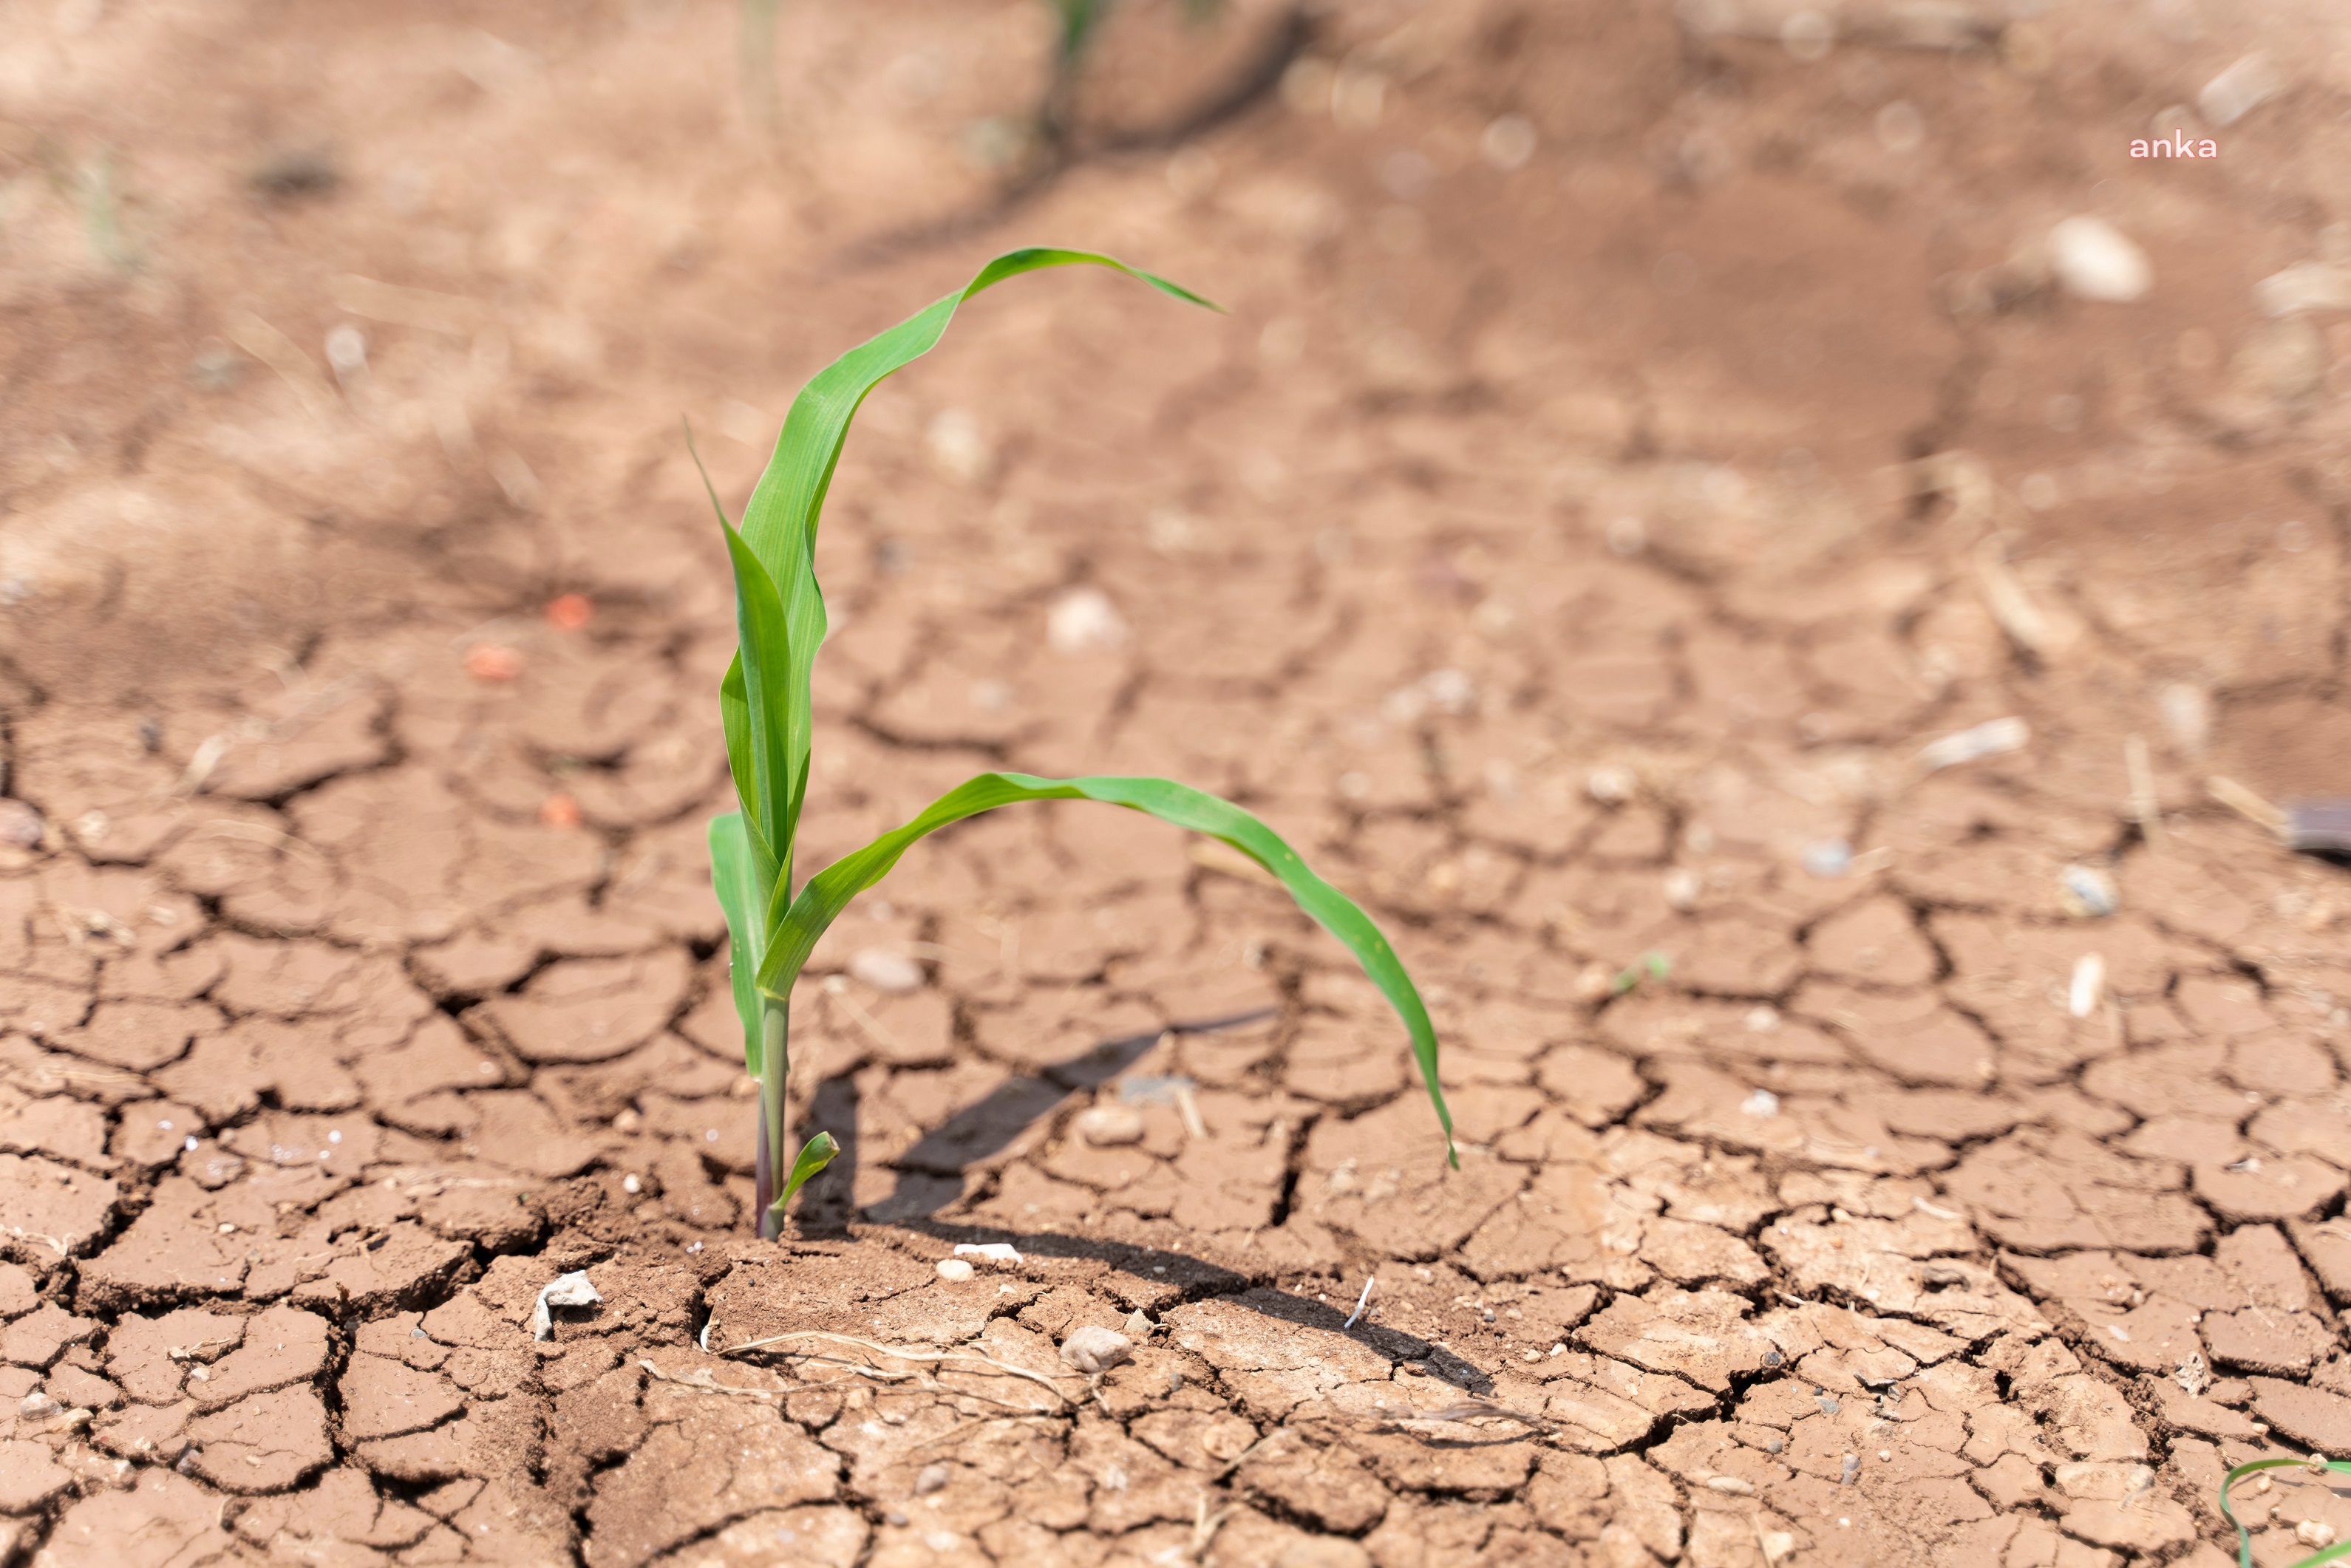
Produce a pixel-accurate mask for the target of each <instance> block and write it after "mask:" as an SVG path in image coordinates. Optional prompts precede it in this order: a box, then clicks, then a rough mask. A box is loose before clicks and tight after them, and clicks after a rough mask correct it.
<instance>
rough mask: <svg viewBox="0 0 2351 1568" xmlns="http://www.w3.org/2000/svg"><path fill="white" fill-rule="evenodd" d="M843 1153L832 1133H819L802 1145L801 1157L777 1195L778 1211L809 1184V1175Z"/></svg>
mask: <svg viewBox="0 0 2351 1568" xmlns="http://www.w3.org/2000/svg"><path fill="white" fill-rule="evenodd" d="M839 1153H841V1145H839V1144H837V1143H835V1142H833V1138H832V1134H831V1133H819V1134H817V1135H816V1136H815V1137H813V1138H810V1140H809V1141H808V1142H807V1143H805V1144H802V1145H800V1153H799V1158H798V1159H796V1160H794V1161H793V1162H792V1174H791V1176H789V1178H787V1179H786V1180H785V1182H784V1190H783V1191H781V1192H779V1193H778V1194H777V1195H776V1201H775V1204H774V1207H775V1209H776V1210H777V1212H778V1213H781V1212H782V1211H783V1207H784V1206H785V1205H786V1204H788V1203H789V1202H791V1200H792V1194H794V1193H796V1192H798V1191H799V1189H800V1188H801V1187H802V1186H806V1185H807V1184H808V1179H809V1177H810V1176H814V1175H816V1173H817V1172H819V1171H820V1170H822V1169H824V1167H825V1166H829V1165H831V1164H832V1156H833V1155H837V1154H839Z"/></svg>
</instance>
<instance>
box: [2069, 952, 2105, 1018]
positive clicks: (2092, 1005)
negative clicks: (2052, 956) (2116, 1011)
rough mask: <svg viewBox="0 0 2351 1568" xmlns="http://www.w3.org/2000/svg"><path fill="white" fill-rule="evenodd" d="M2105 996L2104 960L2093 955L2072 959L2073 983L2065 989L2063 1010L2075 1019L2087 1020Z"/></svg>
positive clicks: (2087, 954) (2088, 954)
mask: <svg viewBox="0 0 2351 1568" xmlns="http://www.w3.org/2000/svg"><path fill="white" fill-rule="evenodd" d="M2105 994H2106V961H2105V958H2103V957H2101V956H2099V955H2097V954H2095V953H2085V954H2083V955H2082V956H2080V957H2079V958H2076V959H2074V978H2073V982H2072V983H2071V984H2070V985H2069V986H2067V987H2066V989H2065V1010H2066V1011H2067V1012H2069V1013H2071V1014H2073V1015H2074V1017H2075V1018H2077V1019H2085V1018H2088V1017H2089V1016H2090V1015H2091V1014H2092V1013H2094V1012H2096V1011H2097V1010H2098V1004H2099V1003H2100V1002H2101V1001H2103V1000H2105Z"/></svg>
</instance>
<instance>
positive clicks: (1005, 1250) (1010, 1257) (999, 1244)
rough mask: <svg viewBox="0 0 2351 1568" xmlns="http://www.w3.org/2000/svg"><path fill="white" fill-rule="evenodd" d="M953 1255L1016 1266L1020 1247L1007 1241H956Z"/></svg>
mask: <svg viewBox="0 0 2351 1568" xmlns="http://www.w3.org/2000/svg"><path fill="white" fill-rule="evenodd" d="M955 1255H956V1257H958V1258H977V1259H978V1260H980V1261H981V1262H983V1263H1002V1264H1005V1265H1007V1266H1008V1267H1018V1266H1019V1263H1020V1261H1021V1259H1020V1249H1019V1248H1018V1247H1015V1246H1013V1245H1012V1243H1011V1242H1009V1241H958V1242H956V1249H955Z"/></svg>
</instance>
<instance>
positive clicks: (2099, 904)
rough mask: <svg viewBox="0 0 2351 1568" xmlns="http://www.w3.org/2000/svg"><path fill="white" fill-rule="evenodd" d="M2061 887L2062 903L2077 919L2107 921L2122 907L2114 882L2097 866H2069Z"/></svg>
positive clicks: (2059, 883) (2059, 880)
mask: <svg viewBox="0 0 2351 1568" xmlns="http://www.w3.org/2000/svg"><path fill="white" fill-rule="evenodd" d="M2058 885H2059V893H2058V899H2059V902H2061V903H2063V904H2064V906H2065V913H2066V914H2068V915H2072V916H2073V917H2074V919H2076V920H2104V919H2105V917H2106V916H2107V915H2112V914H2113V913H2114V912H2115V911H2116V910H2117V909H2120V908H2121V907H2122V900H2121V898H2120V897H2119V896H2118V895H2117V894H2116V892H2115V883H2114V879H2113V878H2112V877H2110V876H2108V875H2107V874H2106V873H2105V872H2102V871H2100V870H2098V869H2097V868H2096V867H2095V866H2086V865H2069V866H2067V867H2066V868H2065V870H2064V874H2063V875H2062V876H2060V877H2059V878H2058Z"/></svg>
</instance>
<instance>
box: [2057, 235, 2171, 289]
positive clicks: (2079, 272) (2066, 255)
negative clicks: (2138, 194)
mask: <svg viewBox="0 0 2351 1568" xmlns="http://www.w3.org/2000/svg"><path fill="white" fill-rule="evenodd" d="M2049 265H2050V267H2052V268H2053V270H2054V271H2055V272H2056V274H2057V281H2058V282H2059V283H2060V284H2062V285H2063V286H2064V289H2065V292H2067V293H2068V294H2071V295H2074V297H2075V298H2082V299H2099V300H2105V301H2107V302H2109V303H2112V304H2118V305H2119V304H2126V303H2128V302H2129V301H2131V300H2133V299H2137V298H2140V297H2141V296H2143V295H2145V294H2146V293H2147V290H2148V289H2149V288H2151V287H2154V286H2155V268H2154V267H2152V266H2150V265H2149V264H2148V262H2147V252H2145V251H2143V250H2141V249H2139V247H2138V246H2137V244H2136V243H2135V242H2133V241H2132V240H2131V238H2130V237H2129V236H2128V235H2125V234H2124V233H2123V232H2122V230H2120V229H2118V228H2116V227H2115V225H2112V224H2110V223H2108V222H2106V220H2105V219H2104V218H2098V217H2091V216H2089V215H2087V214H2082V215H2080V216H2076V217H2070V218H2067V219H2066V220H2065V221H2064V222H2063V223H2061V224H2059V225H2057V226H2056V227H2055V228H2053V229H2051V230H2050V231H2049Z"/></svg>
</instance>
